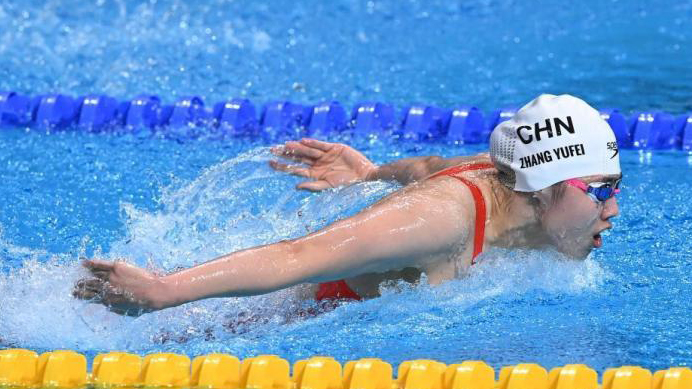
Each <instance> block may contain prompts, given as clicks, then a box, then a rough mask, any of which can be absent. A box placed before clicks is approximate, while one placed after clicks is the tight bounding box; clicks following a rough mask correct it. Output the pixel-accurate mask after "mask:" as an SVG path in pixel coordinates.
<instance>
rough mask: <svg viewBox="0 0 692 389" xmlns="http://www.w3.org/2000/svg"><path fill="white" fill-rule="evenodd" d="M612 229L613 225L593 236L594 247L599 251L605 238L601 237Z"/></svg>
mask: <svg viewBox="0 0 692 389" xmlns="http://www.w3.org/2000/svg"><path fill="white" fill-rule="evenodd" d="M611 228H613V225H612V224H611V225H609V226H608V227H606V228H604V229H602V230H601V231H600V232H599V233H598V234H596V235H594V236H593V247H595V248H597V249H600V248H601V247H603V237H602V236H601V232H603V231H605V230H609V229H611Z"/></svg>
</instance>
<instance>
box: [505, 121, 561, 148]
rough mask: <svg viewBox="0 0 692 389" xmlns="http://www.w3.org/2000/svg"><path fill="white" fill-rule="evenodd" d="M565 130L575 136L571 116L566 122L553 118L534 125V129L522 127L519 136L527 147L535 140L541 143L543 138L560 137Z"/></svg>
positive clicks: (519, 129) (518, 129) (518, 131)
mask: <svg viewBox="0 0 692 389" xmlns="http://www.w3.org/2000/svg"><path fill="white" fill-rule="evenodd" d="M541 126H542V127H541ZM563 130H565V131H567V132H569V133H570V134H574V124H573V123H572V117H571V116H567V117H566V118H565V120H564V121H563V120H562V119H560V118H552V119H545V122H544V123H540V122H538V123H534V124H533V127H531V126H521V127H519V128H517V135H518V136H519V139H521V141H522V143H524V144H525V145H527V144H529V143H531V142H533V141H534V140H535V141H537V142H540V140H541V136H543V137H546V136H547V137H548V138H552V137H554V136H560V135H562V131H563ZM542 134H543V135H542Z"/></svg>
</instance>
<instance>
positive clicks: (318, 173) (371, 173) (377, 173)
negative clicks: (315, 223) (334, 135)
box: [270, 138, 490, 191]
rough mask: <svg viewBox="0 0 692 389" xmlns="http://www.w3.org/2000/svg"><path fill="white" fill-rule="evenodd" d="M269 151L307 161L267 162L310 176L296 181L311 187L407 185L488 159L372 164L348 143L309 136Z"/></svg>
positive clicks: (301, 186)
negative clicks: (369, 183)
mask: <svg viewBox="0 0 692 389" xmlns="http://www.w3.org/2000/svg"><path fill="white" fill-rule="evenodd" d="M272 151H273V152H274V154H276V155H277V156H280V157H283V158H287V159H290V160H293V161H295V162H299V163H303V164H305V165H307V166H303V165H289V164H285V163H281V162H278V161H271V163H270V164H271V166H272V167H273V168H274V169H276V170H280V171H284V172H287V173H291V174H294V175H297V176H301V177H307V178H312V179H313V181H305V182H302V183H300V184H298V189H307V190H312V191H320V190H324V189H327V188H335V187H338V186H343V185H349V184H352V183H355V182H360V181H377V180H386V181H397V182H399V183H400V184H402V185H408V184H410V183H412V182H417V181H420V180H422V179H424V178H426V177H428V176H430V175H431V174H433V173H436V172H438V171H440V170H443V169H445V168H448V167H450V166H455V165H459V164H463V163H472V162H476V163H478V162H484V163H489V162H490V158H489V157H488V155H487V154H479V155H475V156H464V157H452V158H443V157H438V156H429V157H413V158H403V159H400V160H397V161H394V162H392V163H388V164H386V165H382V166H376V165H375V164H373V163H372V162H370V160H369V159H368V158H367V157H365V156H364V155H363V154H361V153H360V152H358V151H357V150H355V149H354V148H352V147H350V146H348V145H345V144H343V143H329V142H322V141H319V140H316V139H309V138H305V139H301V140H300V141H299V142H286V144H285V145H283V146H280V147H276V148H274V149H273V150H272Z"/></svg>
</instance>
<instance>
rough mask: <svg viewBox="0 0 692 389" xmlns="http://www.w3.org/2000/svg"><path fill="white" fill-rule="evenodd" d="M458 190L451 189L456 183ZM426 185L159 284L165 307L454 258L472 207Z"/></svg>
mask: <svg viewBox="0 0 692 389" xmlns="http://www.w3.org/2000/svg"><path fill="white" fill-rule="evenodd" d="M455 184H456V183H455ZM454 190H456V192H453V191H450V192H448V191H447V190H446V189H445V187H444V184H442V185H441V184H440V183H439V182H436V183H428V185H420V186H418V187H415V188H410V189H408V190H402V191H398V192H395V193H394V194H392V195H391V196H388V197H387V198H385V199H383V200H381V201H380V202H378V203H377V204H375V205H373V206H372V207H369V208H367V209H366V210H364V211H362V212H360V213H358V214H356V215H354V216H353V217H350V218H347V219H344V220H340V221H338V222H336V223H333V224H332V225H330V226H328V227H326V228H324V229H323V230H321V231H318V232H315V233H313V234H310V235H308V236H305V237H302V238H298V239H294V240H288V241H282V242H278V243H275V244H270V245H265V246H260V247H256V248H251V249H248V250H243V251H239V252H235V253H232V254H229V255H226V256H223V257H220V258H217V259H215V260H213V261H210V262H207V263H204V264H201V265H199V266H195V267H193V268H190V269H186V270H183V271H180V272H177V273H174V274H171V275H169V276H165V277H164V278H163V282H164V284H166V286H165V288H167V289H168V290H170V291H171V292H170V294H169V300H168V301H165V302H164V306H173V305H179V304H183V303H185V302H189V301H194V300H199V299H204V298H209V297H238V296H250V295H258V294H264V293H269V292H273V291H276V290H280V289H284V288H287V287H290V286H294V285H297V284H301V283H305V282H313V283H316V282H324V281H333V280H337V279H343V278H349V277H353V276H357V275H360V274H364V273H372V272H385V271H388V270H393V269H401V268H405V267H418V268H425V267H427V266H428V265H429V263H427V262H428V260H429V258H434V257H435V258H439V254H441V253H445V252H452V251H454V252H456V250H457V249H458V246H459V245H460V244H462V245H463V244H464V243H465V240H466V239H467V238H468V222H469V220H470V219H469V218H460V216H461V215H469V214H471V213H470V212H472V207H473V203H472V202H471V201H460V200H459V196H458V188H455V189H454Z"/></svg>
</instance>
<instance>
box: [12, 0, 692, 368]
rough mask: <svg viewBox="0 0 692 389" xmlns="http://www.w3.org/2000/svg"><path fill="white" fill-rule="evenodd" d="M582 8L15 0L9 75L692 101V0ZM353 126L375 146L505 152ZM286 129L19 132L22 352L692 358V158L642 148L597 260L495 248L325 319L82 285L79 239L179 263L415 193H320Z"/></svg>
mask: <svg viewBox="0 0 692 389" xmlns="http://www.w3.org/2000/svg"><path fill="white" fill-rule="evenodd" d="M664 3H665V2H664ZM580 4H583V5H582V6H581V7H580V8H566V6H564V2H554V3H553V2H547V3H545V4H543V5H542V6H541V7H536V6H535V5H530V4H523V3H515V2H511V1H477V2H466V3H464V5H449V4H448V2H427V1H426V2H422V1H421V2H415V1H410V2H395V1H391V2H379V1H371V2H365V1H364V2H355V1H354V2H346V1H343V2H329V3H323V2H317V1H312V2H304V3H301V4H300V5H295V4H292V3H291V2H272V3H271V5H261V4H254V3H253V4H247V3H240V2H228V3H226V2H209V3H205V4H194V5H192V4H186V3H184V2H169V1H150V2H146V3H141V4H140V3H135V2H129V1H100V2H97V3H96V5H90V6H85V5H84V4H82V2H35V3H33V4H32V3H30V2H22V3H21V4H18V3H11V2H7V1H2V2H0V26H3V27H1V28H0V37H1V38H2V39H1V40H0V90H2V89H12V90H17V91H20V92H24V93H28V94H35V93H43V92H53V91H55V92H57V91H59V92H66V93H71V94H73V95H78V94H81V93H87V92H102V93H107V94H111V95H114V96H118V97H119V98H126V97H131V96H134V95H136V94H138V93H140V92H150V93H158V94H160V95H162V96H165V97H167V99H168V100H173V99H174V98H175V97H178V96H182V95H188V94H193V93H197V94H200V95H202V96H204V97H205V98H206V99H207V100H208V101H217V100H223V99H225V98H226V97H230V96H246V97H250V98H252V99H253V100H256V101H267V100H270V99H291V100H294V101H298V102H316V101H320V100H324V99H332V98H335V99H339V100H340V101H342V102H343V103H347V104H350V103H353V102H355V101H358V100H366V99H367V100H382V101H388V102H392V103H395V104H398V105H399V106H402V105H404V104H405V103H408V102H412V101H422V102H426V103H432V104H438V105H441V106H451V105H454V104H457V103H476V104H478V105H479V106H480V107H482V108H494V107H499V106H503V105H516V104H520V103H523V102H525V101H527V100H528V99H530V98H532V97H534V96H535V95H537V94H538V93H541V92H551V93H561V92H565V93H574V94H577V95H579V96H582V97H584V98H585V99H587V100H588V101H589V102H591V103H593V104H594V105H596V106H598V107H605V106H614V107H619V108H621V109H624V110H625V111H629V110H635V109H647V110H648V109H663V110H666V111H668V112H685V111H688V110H690V109H692V76H690V74H689V72H688V71H686V69H689V68H690V65H692V63H691V62H692V48H691V47H692V46H691V45H690V44H689V40H690V39H691V38H692V33H690V32H689V28H686V23H689V20H690V17H692V4H691V3H690V2H670V4H668V3H666V4H659V5H658V6H657V7H656V8H655V9H650V8H647V7H644V6H642V5H641V4H640V3H639V2H609V3H603V2H595V1H593V2H583V3H580ZM333 140H334V139H333ZM344 140H346V141H348V142H349V143H350V144H352V145H354V147H356V148H358V149H359V150H362V151H363V152H364V153H365V154H366V155H367V156H368V157H370V158H371V159H372V160H373V161H375V162H376V163H384V162H388V161H391V160H394V159H396V158H400V157H404V156H414V155H445V156H452V155H463V154H469V153H475V152H479V151H482V150H483V149H484V146H482V145H480V146H460V145H452V144H444V143H419V144H415V143H410V142H403V141H395V140H391V139H389V138H381V139H344ZM268 145H269V144H268V143H264V142H262V141H258V140H251V139H240V138H239V139H226V140H223V141H219V140H210V139H204V138H201V139H183V138H178V137H172V136H166V134H165V133H158V134H139V135H132V134H124V135H123V134H117V135H116V134H85V133H81V132H79V131H76V130H75V129H67V130H64V131H58V132H47V131H45V130H38V129H22V128H0V179H1V182H2V185H1V186H0V198H1V199H2V200H3V204H2V205H1V206H0V347H5V346H20V347H25V348H32V349H37V350H48V349H56V348H72V349H77V350H80V351H82V352H85V353H88V354H93V353H96V352H99V351H104V350H110V349H125V350H129V351H133V352H138V353H148V352H153V351H161V350H166V351H174V352H180V353H185V354H188V355H197V354H202V353H206V352H210V351H222V352H228V353H232V354H234V355H237V356H239V357H247V356H252V355H256V354H279V355H281V356H283V357H286V358H288V359H289V360H291V361H295V360H297V359H301V358H305V357H308V356H312V355H332V356H334V357H336V358H338V359H340V360H341V361H345V360H350V359H355V358H360V357H367V356H378V357H382V358H384V359H386V360H387V361H389V362H392V363H399V362H401V361H403V360H406V359H417V358H432V359H437V360H440V361H442V362H447V363H451V362H458V361H460V360H467V359H482V360H485V361H487V362H488V363H491V364H492V365H493V366H495V367H496V368H497V367H500V366H502V365H509V364H514V363H518V362H527V361H531V362H537V363H540V364H542V365H543V366H545V367H553V366H557V365H562V364H566V363H574V362H580V363H587V364H589V365H590V366H592V367H594V368H596V369H598V370H603V369H604V368H606V367H610V366H619V365H623V364H637V365H642V366H645V367H647V368H650V369H659V368H666V367H669V366H676V365H687V366H689V365H692V330H690V328H691V327H692V321H691V320H690V317H692V305H691V304H690V302H689V298H688V297H687V296H690V295H691V293H692V276H691V274H692V272H691V270H692V243H691V242H690V239H689V232H690V231H692V205H690V202H689V195H688V193H690V191H691V190H692V180H691V179H690V177H692V175H691V173H692V166H691V165H692V160H691V159H690V157H689V156H688V155H687V154H684V153H682V152H669V153H667V152H657V153H648V152H639V151H623V152H622V166H623V172H624V175H625V182H624V190H623V193H622V196H621V197H620V205H621V216H620V217H619V218H618V219H617V220H616V221H615V226H616V227H615V229H614V230H612V231H611V232H609V233H608V234H607V236H606V237H605V247H604V248H603V249H601V250H598V251H596V252H594V253H593V255H592V256H591V257H590V258H589V259H587V260H586V261H584V262H566V261H563V260H561V259H560V258H559V257H558V256H557V255H556V254H554V253H545V252H517V251H511V252H506V251H491V252H488V253H485V254H484V259H483V261H482V264H481V265H479V266H478V267H476V268H474V269H473V271H472V274H471V276H470V277H469V278H467V279H463V280H455V281H452V282H449V283H446V284H444V285H442V286H440V287H436V288H431V287H428V286H425V285H420V286H410V285H403V284H402V285H383V286H382V288H383V297H381V298H378V299H374V300H370V301H366V302H363V303H352V304H347V305H344V306H341V307H339V308H338V309H336V310H334V311H332V312H328V313H325V314H322V315H320V316H318V317H315V318H297V317H295V315H291V312H293V311H295V310H296V309H297V308H298V307H299V306H301V304H304V303H301V302H300V301H298V300H297V299H295V298H294V297H293V291H291V290H289V291H282V292H277V293H273V294H270V295H266V296H259V297H253V298H243V299H217V300H208V301H202V302H197V303H193V304H188V305H185V306H182V307H178V308H174V309H169V310H165V311H162V312H157V313H153V314H149V315H144V316H142V317H139V318H136V319H133V318H123V317H119V316H116V315H113V314H111V313H108V312H106V311H105V310H104V309H103V308H101V307H98V306H92V305H89V304H87V303H84V302H80V301H75V300H73V299H72V298H71V297H70V291H71V288H72V284H73V282H74V281H75V280H76V279H77V278H79V277H80V276H81V275H83V274H84V273H83V271H82V270H81V269H80V268H79V266H78V259H79V257H80V256H94V255H97V256H105V257H109V258H116V257H126V258H130V259H131V260H133V261H135V262H136V263H138V264H139V265H143V266H151V267H154V268H159V269H163V270H173V269H175V268H177V267H180V266H190V265H193V264H195V263H199V262H202V261H205V260H208V259H211V258H213V257H214V256H216V255H220V254H223V253H227V252H230V251H233V250H238V249H241V248H245V247H250V246H253V245H257V244H262V243H267V242H272V241H276V240H280V239H286V238H291V237H296V236H300V235H302V234H305V233H306V232H308V231H314V230H315V229H317V228H319V227H320V226H324V225H325V224H327V223H329V222H330V221H333V220H336V219H338V218H341V217H344V216H347V215H350V214H352V213H354V212H357V210H359V209H361V208H363V207H365V206H366V205H368V204H370V203H372V202H374V201H376V200H377V199H379V198H381V197H382V196H384V195H385V194H387V193H390V192H392V191H393V190H396V188H397V187H396V185H394V184H388V183H377V182H376V183H366V184H359V185H355V186H352V187H349V188H344V189H340V190H335V191H329V192H325V193H320V194H310V193H305V192H298V191H295V190H294V189H293V187H294V185H295V184H296V183H297V182H298V179H296V178H294V177H290V176H285V175H281V174H278V173H274V172H272V171H271V169H270V168H269V167H268V166H267V161H268V160H269V158H270V157H269V153H268V150H267V146H268ZM308 304H309V303H308ZM248 317H251V319H250V321H251V322H252V324H241V325H239V326H237V327H235V328H233V329H228V328H227V327H226V326H225V324H226V323H228V322H235V323H237V322H245V321H247V318H248Z"/></svg>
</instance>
